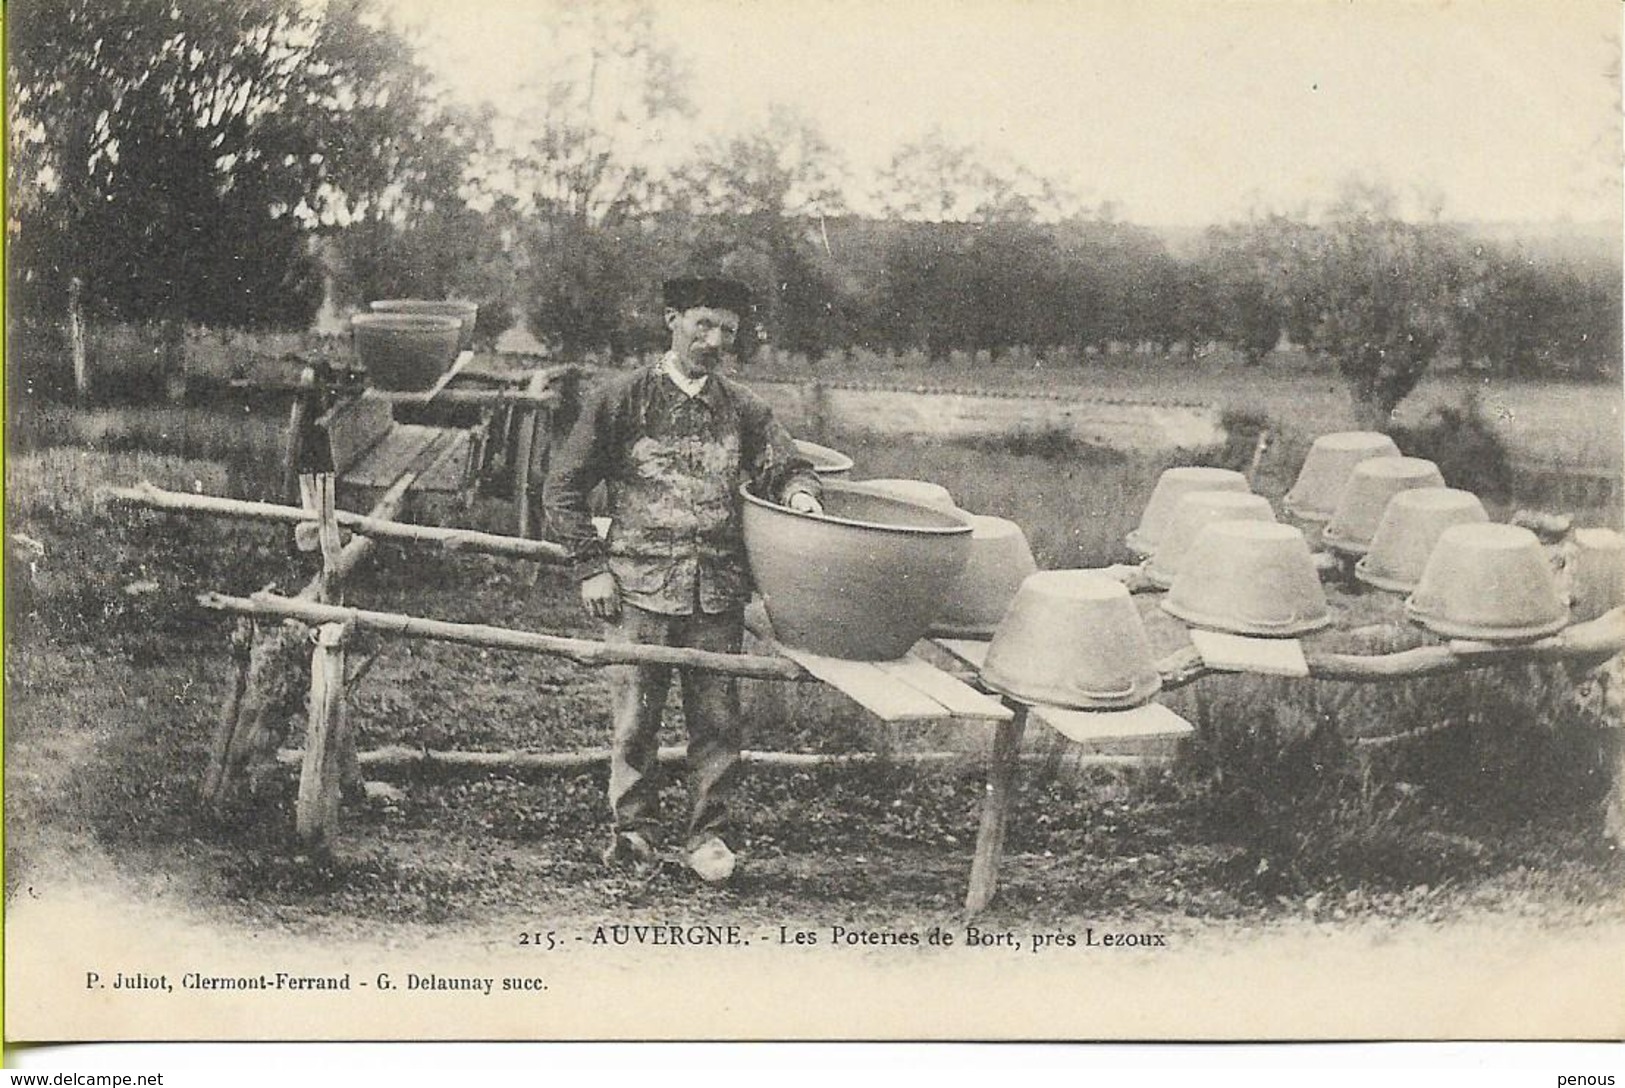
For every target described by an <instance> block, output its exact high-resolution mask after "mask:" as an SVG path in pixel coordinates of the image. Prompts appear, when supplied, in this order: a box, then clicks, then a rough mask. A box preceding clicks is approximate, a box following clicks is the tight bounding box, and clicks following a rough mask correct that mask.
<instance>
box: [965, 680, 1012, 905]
mask: <svg viewBox="0 0 1625 1088" xmlns="http://www.w3.org/2000/svg"><path fill="white" fill-rule="evenodd" d="M1015 711H1016V713H1015V716H1014V717H1012V718H1011V719H1010V720H1009V721H1007V722H1000V723H999V724H998V727H997V728H996V730H995V731H994V733H993V743H992V745H991V746H990V747H989V749H988V755H987V793H986V795H985V796H984V797H983V799H982V824H981V827H979V828H978V829H977V832H976V855H975V857H974V858H973V859H972V860H971V867H970V889H969V891H967V892H966V893H965V914H966V916H967V917H974V916H975V915H977V914H979V913H980V912H981V911H982V910H983V909H984V908H985V907H986V906H987V905H988V903H990V902H992V900H993V894H994V893H995V892H996V891H998V889H999V862H1000V861H1001V860H1002V858H1003V856H1004V832H1005V828H1006V826H1007V825H1008V824H1009V822H1010V802H1011V799H1012V798H1013V796H1014V793H1015V784H1016V771H1017V769H1018V768H1019V766H1020V753H1021V735H1022V734H1023V733H1024V732H1026V729H1027V708H1026V707H1025V706H1019V705H1018V706H1017V707H1016V708H1015Z"/></svg>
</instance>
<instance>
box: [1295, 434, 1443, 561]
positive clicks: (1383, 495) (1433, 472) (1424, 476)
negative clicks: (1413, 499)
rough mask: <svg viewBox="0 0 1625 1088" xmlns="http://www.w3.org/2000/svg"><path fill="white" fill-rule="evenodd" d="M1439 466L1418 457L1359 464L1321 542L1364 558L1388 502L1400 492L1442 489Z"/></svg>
mask: <svg viewBox="0 0 1625 1088" xmlns="http://www.w3.org/2000/svg"><path fill="white" fill-rule="evenodd" d="M1443 486H1444V477H1443V476H1442V475H1440V474H1439V466H1438V465H1435V464H1434V463H1433V462H1432V461H1425V460H1423V459H1422V458H1420V457H1377V458H1372V459H1371V460H1368V461H1362V462H1361V463H1360V464H1358V465H1356V466H1355V468H1354V471H1353V472H1352V473H1350V475H1349V482H1348V484H1347V486H1345V487H1344V488H1343V497H1342V498H1341V499H1340V500H1338V503H1337V509H1336V510H1335V511H1334V512H1333V513H1332V520H1331V521H1329V522H1327V523H1326V528H1325V529H1324V530H1323V531H1322V532H1321V536H1320V538H1321V540H1322V541H1323V542H1324V543H1325V545H1326V546H1327V547H1328V548H1331V549H1332V550H1333V551H1336V552H1341V553H1343V554H1345V555H1364V554H1365V553H1366V551H1367V549H1369V548H1370V547H1371V538H1372V537H1373V536H1375V535H1376V532H1377V525H1378V523H1379V522H1381V521H1382V514H1383V511H1384V510H1386V509H1387V508H1388V502H1389V500H1390V499H1392V498H1393V497H1394V496H1395V495H1397V494H1399V493H1400V492H1401V491H1409V490H1411V489H1413V488H1418V487H1443Z"/></svg>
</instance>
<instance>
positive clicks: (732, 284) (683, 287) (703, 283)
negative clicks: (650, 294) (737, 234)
mask: <svg viewBox="0 0 1625 1088" xmlns="http://www.w3.org/2000/svg"><path fill="white" fill-rule="evenodd" d="M661 295H662V296H663V298H664V300H665V303H666V305H667V306H669V307H670V308H672V309H673V310H679V311H681V310H691V309H693V308H694V307H696V306H709V307H711V308H712V309H715V310H732V311H733V312H734V313H736V314H738V315H739V316H741V317H744V316H745V315H746V314H748V313H750V310H751V295H750V288H749V287H746V286H745V285H744V284H742V283H740V282H739V281H738V280H730V279H723V278H721V277H717V276H680V277H678V278H676V279H670V280H667V281H666V282H665V283H664V284H662V285H661Z"/></svg>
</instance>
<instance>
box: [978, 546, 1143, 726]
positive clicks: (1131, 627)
mask: <svg viewBox="0 0 1625 1088" xmlns="http://www.w3.org/2000/svg"><path fill="white" fill-rule="evenodd" d="M982 682H983V683H984V684H985V685H986V686H987V687H989V688H991V689H992V690H994V691H999V692H1003V693H1004V694H1006V695H1009V696H1012V697H1014V698H1016V699H1019V700H1021V701H1023V702H1027V703H1045V704H1048V705H1051V706H1062V707H1071V708H1073V709H1078V710H1121V709H1126V708H1129V707H1135V706H1139V705H1140V704H1142V703H1144V702H1146V701H1147V700H1149V699H1150V698H1151V697H1152V696H1153V695H1155V694H1156V693H1157V692H1158V691H1159V690H1160V689H1161V687H1162V676H1161V674H1160V673H1158V672H1157V667H1156V662H1155V661H1154V660H1153V658H1152V656H1151V643H1150V640H1149V639H1148V638H1147V637H1146V633H1145V624H1144V622H1143V621H1142V620H1141V618H1140V612H1139V609H1137V608H1136V607H1135V606H1134V601H1133V599H1132V598H1131V597H1130V596H1129V592H1128V589H1127V588H1126V587H1124V585H1123V584H1122V583H1121V582H1119V581H1117V580H1116V579H1113V578H1108V577H1106V576H1104V575H1102V574H1100V573H1099V572H1098V571H1088V570H1050V571H1040V572H1038V573H1037V574H1033V575H1030V576H1029V577H1028V578H1027V579H1026V580H1025V581H1023V582H1022V583H1021V588H1020V589H1019V590H1017V592H1016V597H1015V600H1014V601H1012V602H1011V603H1010V609H1009V611H1008V612H1007V613H1006V614H1005V616H1004V619H1003V621H1002V622H1001V623H1000V624H999V628H998V630H997V631H996V632H995V633H994V635H993V641H992V642H991V643H989V644H988V649H987V660H986V662H985V663H984V665H983V666H982Z"/></svg>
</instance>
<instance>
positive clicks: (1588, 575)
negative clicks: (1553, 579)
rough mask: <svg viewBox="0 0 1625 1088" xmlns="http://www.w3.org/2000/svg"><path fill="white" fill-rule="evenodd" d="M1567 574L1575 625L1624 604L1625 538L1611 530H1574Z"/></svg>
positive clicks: (1571, 612)
mask: <svg viewBox="0 0 1625 1088" xmlns="http://www.w3.org/2000/svg"><path fill="white" fill-rule="evenodd" d="M1567 573H1568V583H1569V618H1570V619H1572V620H1573V621H1574V622H1575V623H1579V622H1581V621H1583V620H1594V619H1596V618H1597V617H1598V616H1600V615H1602V614H1603V613H1604V612H1607V611H1608V610H1610V609H1613V608H1618V607H1619V606H1620V605H1622V604H1625V536H1621V535H1620V534H1619V533H1617V532H1615V531H1614V530H1612V529H1576V530H1574V543H1573V546H1572V547H1571V548H1570V549H1569V556H1568V572H1567Z"/></svg>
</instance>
